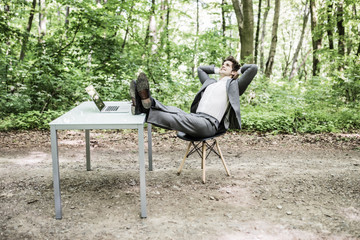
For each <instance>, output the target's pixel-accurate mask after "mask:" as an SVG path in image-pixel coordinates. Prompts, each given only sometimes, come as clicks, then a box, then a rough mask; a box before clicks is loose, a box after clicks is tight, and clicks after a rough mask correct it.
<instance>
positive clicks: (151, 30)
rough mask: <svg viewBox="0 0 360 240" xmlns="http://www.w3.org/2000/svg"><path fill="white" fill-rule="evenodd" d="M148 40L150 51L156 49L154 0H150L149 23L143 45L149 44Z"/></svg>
mask: <svg viewBox="0 0 360 240" xmlns="http://www.w3.org/2000/svg"><path fill="white" fill-rule="evenodd" d="M149 40H150V49H151V52H155V50H156V45H155V43H156V21H155V0H151V8H150V16H149V25H148V29H147V31H146V36H145V46H146V47H147V46H148V45H149Z"/></svg>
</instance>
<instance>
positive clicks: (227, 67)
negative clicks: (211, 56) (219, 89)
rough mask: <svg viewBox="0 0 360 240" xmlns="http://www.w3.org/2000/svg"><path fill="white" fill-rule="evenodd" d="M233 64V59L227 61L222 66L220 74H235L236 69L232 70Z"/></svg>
mask: <svg viewBox="0 0 360 240" xmlns="http://www.w3.org/2000/svg"><path fill="white" fill-rule="evenodd" d="M232 65H233V63H232V62H231V61H225V62H224V63H223V65H222V66H221V68H220V71H219V73H220V75H222V76H231V75H232V74H234V71H233V70H232Z"/></svg>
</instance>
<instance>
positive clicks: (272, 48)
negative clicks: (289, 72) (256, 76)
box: [265, 0, 280, 77]
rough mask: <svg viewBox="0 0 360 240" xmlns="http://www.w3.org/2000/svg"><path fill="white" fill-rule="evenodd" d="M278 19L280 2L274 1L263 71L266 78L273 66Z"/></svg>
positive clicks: (278, 0)
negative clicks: (268, 44)
mask: <svg viewBox="0 0 360 240" xmlns="http://www.w3.org/2000/svg"><path fill="white" fill-rule="evenodd" d="M279 17H280V0H275V13H274V21H273V27H272V33H271V46H270V52H269V58H268V60H267V62H266V69H265V75H266V76H267V77H270V75H271V73H272V69H273V66H274V58H275V53H276V44H277V29H278V26H279Z"/></svg>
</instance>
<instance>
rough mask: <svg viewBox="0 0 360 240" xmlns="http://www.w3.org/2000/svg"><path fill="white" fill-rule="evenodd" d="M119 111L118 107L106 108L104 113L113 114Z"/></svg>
mask: <svg viewBox="0 0 360 240" xmlns="http://www.w3.org/2000/svg"><path fill="white" fill-rule="evenodd" d="M118 109H119V106H107V107H106V109H105V111H106V112H114V111H117V110H118Z"/></svg>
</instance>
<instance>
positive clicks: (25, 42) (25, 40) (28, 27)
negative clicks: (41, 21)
mask: <svg viewBox="0 0 360 240" xmlns="http://www.w3.org/2000/svg"><path fill="white" fill-rule="evenodd" d="M35 7H36V0H33V1H32V6H31V10H30V15H29V20H28V24H27V27H26V32H25V33H24V37H23V41H22V45H21V51H20V61H22V60H24V58H25V52H26V46H27V43H28V41H29V35H30V31H31V26H32V22H33V19H34V12H35Z"/></svg>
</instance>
